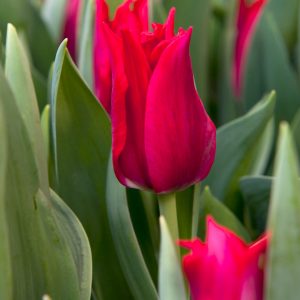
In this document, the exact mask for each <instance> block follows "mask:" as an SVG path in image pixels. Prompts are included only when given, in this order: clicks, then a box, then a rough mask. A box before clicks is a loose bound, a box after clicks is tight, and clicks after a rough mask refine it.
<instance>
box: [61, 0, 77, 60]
mask: <svg viewBox="0 0 300 300" xmlns="http://www.w3.org/2000/svg"><path fill="white" fill-rule="evenodd" d="M80 4H81V1H80V0H67V1H66V10H65V18H64V21H65V22H64V25H63V34H62V39H64V38H67V39H68V50H69V52H70V54H71V56H72V58H73V60H74V61H75V62H76V60H77V50H76V47H77V34H78V20H79V10H80Z"/></svg>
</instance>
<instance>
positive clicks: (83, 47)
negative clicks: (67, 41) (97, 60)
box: [78, 0, 95, 88]
mask: <svg viewBox="0 0 300 300" xmlns="http://www.w3.org/2000/svg"><path fill="white" fill-rule="evenodd" d="M94 14H95V1H94V0H87V5H86V9H85V12H84V16H83V20H82V34H81V38H80V45H79V60H78V66H79V70H80V73H81V75H82V77H83V78H84V79H85V81H86V82H87V84H88V86H89V87H90V88H92V87H93V39H94Z"/></svg>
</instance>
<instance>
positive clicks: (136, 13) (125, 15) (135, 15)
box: [112, 0, 148, 36]
mask: <svg viewBox="0 0 300 300" xmlns="http://www.w3.org/2000/svg"><path fill="white" fill-rule="evenodd" d="M112 28H113V30H114V31H115V32H117V33H120V32H121V31H122V30H129V31H131V32H132V33H133V34H135V35H136V36H138V35H139V34H140V33H141V32H142V31H147V30H148V2H147V0H127V1H125V2H124V3H123V4H122V5H120V6H119V7H118V8H117V11H116V15H115V18H114V20H113V21H112Z"/></svg>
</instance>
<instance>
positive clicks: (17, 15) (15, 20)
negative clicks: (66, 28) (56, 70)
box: [0, 0, 55, 76]
mask: <svg viewBox="0 0 300 300" xmlns="http://www.w3.org/2000/svg"><path fill="white" fill-rule="evenodd" d="M31 2H32V1H25V0H1V10H0V31H1V32H2V33H3V34H4V33H5V32H6V27H7V24H8V23H12V24H14V26H16V28H18V30H19V29H20V30H21V31H22V32H24V33H25V36H26V38H27V40H28V42H29V46H30V51H31V53H32V58H33V62H34V65H35V67H36V68H37V69H38V70H39V71H40V72H41V73H42V74H43V75H44V76H47V74H48V69H49V66H50V64H51V62H52V60H53V58H54V55H55V44H54V43H53V41H52V39H51V37H50V35H49V32H48V30H47V28H46V26H45V24H44V22H43V20H42V19H41V17H40V14H39V11H38V10H37V8H36V7H35V6H34V5H33V4H32V3H31ZM37 41H38V43H37Z"/></svg>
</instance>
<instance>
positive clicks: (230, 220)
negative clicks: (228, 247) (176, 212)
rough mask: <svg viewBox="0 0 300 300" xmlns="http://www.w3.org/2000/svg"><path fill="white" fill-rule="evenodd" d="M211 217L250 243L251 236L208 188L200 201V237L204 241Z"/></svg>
mask: <svg viewBox="0 0 300 300" xmlns="http://www.w3.org/2000/svg"><path fill="white" fill-rule="evenodd" d="M209 215H211V216H212V217H213V218H214V219H215V220H216V221H217V222H218V223H219V224H221V225H223V226H225V227H227V228H228V229H230V230H232V231H233V232H235V233H236V234H237V235H238V236H239V237H241V238H242V239H243V240H244V241H246V242H250V240H251V239H250V236H249V234H248V232H247V231H246V229H245V228H244V226H243V225H242V224H241V222H240V221H239V220H238V219H237V217H236V216H235V215H234V214H233V213H232V212H231V211H230V210H229V209H228V208H227V207H226V206H225V205H224V204H223V203H222V202H220V201H219V200H218V199H216V198H215V197H214V196H213V195H212V193H211V191H210V189H209V187H208V186H206V187H205V188H204V191H203V192H202V195H201V199H200V213H199V217H198V218H199V235H200V237H201V238H202V239H203V240H204V237H205V232H206V217H207V216H209Z"/></svg>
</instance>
